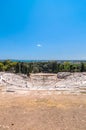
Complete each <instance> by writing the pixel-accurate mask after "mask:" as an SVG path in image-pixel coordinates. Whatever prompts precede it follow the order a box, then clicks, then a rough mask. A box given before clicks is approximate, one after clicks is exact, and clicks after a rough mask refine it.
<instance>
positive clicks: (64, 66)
mask: <svg viewBox="0 0 86 130" xmlns="http://www.w3.org/2000/svg"><path fill="white" fill-rule="evenodd" d="M0 71H7V72H13V73H22V74H28V75H29V73H40V72H43V73H58V72H86V62H79V63H72V62H61V63H60V62H58V61H47V62H13V61H10V60H5V61H0Z"/></svg>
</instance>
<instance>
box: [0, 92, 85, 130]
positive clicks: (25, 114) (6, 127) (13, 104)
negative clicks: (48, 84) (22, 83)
mask: <svg viewBox="0 0 86 130" xmlns="http://www.w3.org/2000/svg"><path fill="white" fill-rule="evenodd" d="M0 130H86V95H83V94H80V95H70V94H69V95H63V94H60V95H58V94H57V93H56V91H29V92H28V94H27V95H19V94H18V95H17V94H13V93H6V94H0Z"/></svg>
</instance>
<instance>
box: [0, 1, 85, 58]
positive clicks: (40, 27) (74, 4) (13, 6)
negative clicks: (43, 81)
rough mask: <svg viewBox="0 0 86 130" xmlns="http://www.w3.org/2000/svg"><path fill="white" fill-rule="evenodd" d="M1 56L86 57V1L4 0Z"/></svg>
mask: <svg viewBox="0 0 86 130" xmlns="http://www.w3.org/2000/svg"><path fill="white" fill-rule="evenodd" d="M0 59H51V60H52V59H61V60H62V59H63V60H64V59H69V60H71V59H86V0H3V1H0Z"/></svg>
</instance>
